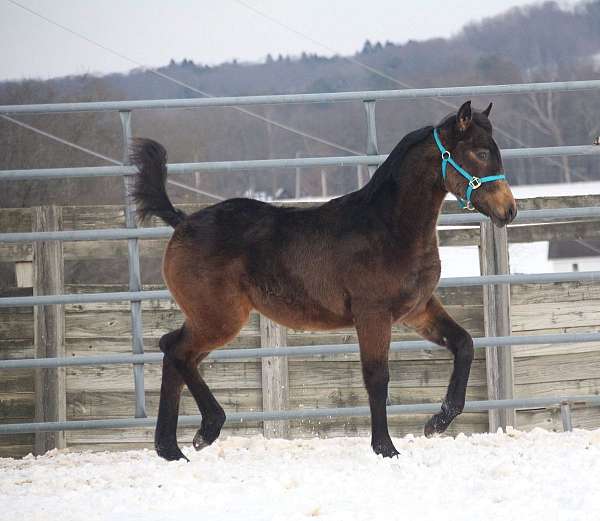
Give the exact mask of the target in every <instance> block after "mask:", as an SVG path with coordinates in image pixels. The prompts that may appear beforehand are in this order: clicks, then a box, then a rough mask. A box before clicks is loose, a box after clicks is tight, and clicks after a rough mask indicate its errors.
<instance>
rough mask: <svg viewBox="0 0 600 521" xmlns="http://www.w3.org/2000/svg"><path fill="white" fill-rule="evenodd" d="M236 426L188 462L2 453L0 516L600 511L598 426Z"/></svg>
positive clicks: (488, 516) (582, 516)
mask: <svg viewBox="0 0 600 521" xmlns="http://www.w3.org/2000/svg"><path fill="white" fill-rule="evenodd" d="M395 443H396V447H397V448H398V449H399V450H400V456H399V457H398V458H396V459H392V460H384V459H382V458H381V457H377V456H375V455H374V454H373V453H372V452H371V450H370V446H369V441H368V440H367V439H365V438H332V439H327V440H323V439H309V440H292V441H287V440H266V439H264V438H262V437H252V438H240V437H230V438H227V439H223V440H220V441H218V442H216V443H215V444H214V445H213V446H211V447H209V448H207V449H205V450H203V451H202V452H200V453H196V452H194V450H193V449H192V448H191V447H185V448H184V449H183V450H184V452H185V453H186V455H187V456H188V457H189V458H190V459H191V463H185V462H171V463H168V462H165V461H163V460H161V459H160V458H158V457H157V456H156V455H155V454H154V453H153V452H152V451H149V450H136V451H129V452H98V453H81V452H69V451H63V452H57V451H53V452H51V453H48V454H47V455H45V456H42V457H38V458H35V457H33V456H28V457H26V458H24V459H22V460H13V459H0V505H2V507H3V508H2V509H0V519H1V520H3V521H4V520H6V521H8V520H10V521H18V520H36V521H38V520H39V521H44V520H52V521H54V520H56V519H60V520H61V521H69V520H82V519H85V520H86V521H95V520H103V521H124V520H128V521H137V520H139V521H142V520H143V521H158V520H161V521H169V520H177V521H181V520H183V519H203V520H216V521H221V520H228V521H236V520H242V519H243V520H244V521H255V520H285V521H295V520H305V519H306V520H308V519H321V520H323V521H334V520H340V521H341V520H344V521H347V520H352V521H361V520H365V521H366V520H368V521H372V520H374V519H382V520H394V519H402V520H410V521H415V520H420V519H427V520H431V519H440V518H442V517H443V518H444V519H459V520H461V521H470V520H473V521H494V520H502V521H511V520H518V521H528V520H545V521H550V520H552V521H557V520H569V521H578V520H582V521H583V520H585V521H593V520H597V519H600V494H598V490H599V488H600V430H596V431H581V430H576V431H574V432H572V433H551V432H547V431H544V430H541V429H534V430H533V431H531V432H527V433H525V432H519V431H514V430H511V429H509V430H508V433H507V434H503V433H497V434H475V435H471V436H465V435H462V434H460V435H459V436H457V437H456V438H451V437H439V438H433V439H426V438H423V437H413V436H412V435H409V436H406V437H405V438H401V439H396V440H395Z"/></svg>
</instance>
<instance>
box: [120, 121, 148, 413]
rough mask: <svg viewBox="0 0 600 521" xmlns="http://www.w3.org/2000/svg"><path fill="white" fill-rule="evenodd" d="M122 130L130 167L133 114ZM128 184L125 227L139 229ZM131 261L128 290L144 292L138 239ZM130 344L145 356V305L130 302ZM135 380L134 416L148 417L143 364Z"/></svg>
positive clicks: (130, 248) (130, 253)
mask: <svg viewBox="0 0 600 521" xmlns="http://www.w3.org/2000/svg"><path fill="white" fill-rule="evenodd" d="M119 116H120V118H121V128H122V131H123V164H125V165H128V164H129V142H130V140H131V112H130V111H128V110H122V111H120V112H119ZM123 180H124V183H125V225H126V226H127V228H136V227H137V224H136V217H135V201H134V200H133V198H132V196H131V189H132V184H133V180H132V178H131V176H123ZM127 249H128V260H129V291H141V289H142V281H141V275H140V247H139V241H138V239H128V241H127ZM131 341H132V350H133V353H134V354H143V353H144V332H143V328H142V302H141V300H132V301H131ZM133 380H134V385H135V417H136V418H145V417H146V396H145V392H144V364H134V365H133Z"/></svg>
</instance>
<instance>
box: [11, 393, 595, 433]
mask: <svg viewBox="0 0 600 521" xmlns="http://www.w3.org/2000/svg"><path fill="white" fill-rule="evenodd" d="M571 403H572V404H578V405H594V406H598V405H600V396H579V395H574V396H550V397H543V398H521V399H516V400H477V401H471V402H466V403H465V407H464V411H465V412H485V411H489V410H493V409H506V408H523V409H525V408H542V407H551V406H556V407H560V406H561V404H571ZM441 405H442V404H441V403H416V404H406V405H388V406H387V408H386V409H387V413H388V414H389V415H396V414H434V413H436V412H438V411H439V410H440V407H441ZM369 414H370V411H369V408H368V407H338V408H319V409H295V410H293V411H269V412H264V411H263V412H258V411H244V412H232V413H229V414H228V415H227V419H226V424H229V425H231V424H238V425H239V424H240V423H243V422H264V421H285V420H311V419H316V418H325V419H332V418H350V417H360V416H369ZM569 421H570V420H569ZM201 422H202V416H200V415H190V416H180V417H179V422H178V425H179V426H181V427H199V426H200V423H201ZM155 424H156V418H114V419H107V420H78V421H77V420H75V421H73V420H72V421H65V422H46V423H21V424H8V425H0V434H23V433H30V432H54V431H72V430H87V429H125V428H143V427H146V428H148V427H154V425H155Z"/></svg>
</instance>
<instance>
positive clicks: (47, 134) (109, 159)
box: [0, 114, 225, 201]
mask: <svg viewBox="0 0 600 521" xmlns="http://www.w3.org/2000/svg"><path fill="white" fill-rule="evenodd" d="M0 117H1V118H3V119H5V120H7V121H10V122H11V123H14V124H15V125H18V126H20V127H23V128H26V129H27V130H30V131H32V132H35V133H36V134H40V135H42V136H44V137H47V138H48V139H51V140H53V141H57V142H58V143H61V144H63V145H66V146H68V147H71V148H74V149H76V150H79V151H81V152H83V153H85V154H88V155H90V156H93V157H97V158H99V159H102V160H103V161H107V162H109V163H112V164H113V165H119V166H123V163H122V162H121V161H118V160H116V159H113V158H112V157H108V156H105V155H104V154H100V153H99V152H95V151H94V150H90V149H89V148H85V147H82V146H81V145H78V144H77V143H73V142H72V141H67V140H66V139H63V138H61V137H59V136H56V135H54V134H50V132H46V131H45V130H42V129H40V128H37V127H34V126H32V125H28V124H27V123H24V122H23V121H19V120H18V119H14V118H11V117H10V116H5V115H4V114H0ZM167 183H169V184H172V185H173V186H178V187H180V188H184V189H186V190H189V191H190V192H194V193H197V194H200V195H205V196H207V197H210V198H212V199H216V200H217V201H223V200H225V198H224V197H221V196H219V195H215V194H211V193H209V192H205V191H204V190H200V189H198V188H194V187H193V186H189V185H186V184H184V183H179V182H177V181H173V180H171V179H167Z"/></svg>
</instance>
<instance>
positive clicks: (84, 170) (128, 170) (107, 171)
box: [0, 127, 600, 181]
mask: <svg viewBox="0 0 600 521" xmlns="http://www.w3.org/2000/svg"><path fill="white" fill-rule="evenodd" d="M371 128H372V127H371ZM501 153H502V158H503V159H505V160H506V159H509V160H510V159H525V158H543V157H556V156H594V155H598V154H600V147H599V146H597V145H573V146H561V147H530V148H508V149H503V150H501ZM386 158H387V155H386V154H374V155H364V156H337V157H300V158H289V159H254V160H249V161H206V162H201V163H172V164H169V165H167V171H168V173H169V174H192V173H195V172H232V171H244V170H265V169H269V168H301V167H345V166H358V165H368V166H376V165H380V164H381V163H383V162H384V161H385V160H386ZM135 174H136V170H135V168H134V167H132V166H127V165H125V166H85V167H70V168H38V169H30V170H2V171H0V175H1V176H2V179H4V180H6V181H15V180H25V179H67V178H71V179H72V178H76V177H82V178H83V177H119V176H131V175H135Z"/></svg>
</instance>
